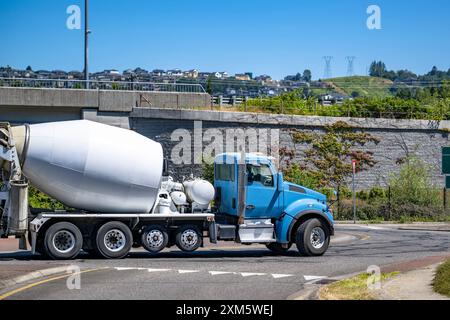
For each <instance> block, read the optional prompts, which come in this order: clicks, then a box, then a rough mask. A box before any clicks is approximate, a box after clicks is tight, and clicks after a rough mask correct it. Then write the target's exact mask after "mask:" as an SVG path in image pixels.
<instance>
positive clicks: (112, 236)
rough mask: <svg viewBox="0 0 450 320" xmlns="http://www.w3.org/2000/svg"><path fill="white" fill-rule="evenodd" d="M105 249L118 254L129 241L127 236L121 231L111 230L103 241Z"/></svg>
mask: <svg viewBox="0 0 450 320" xmlns="http://www.w3.org/2000/svg"><path fill="white" fill-rule="evenodd" d="M103 242H104V244H105V247H106V248H107V249H108V250H110V251H112V252H118V251H120V250H122V249H123V248H125V246H126V244H127V240H126V237H125V234H124V233H123V232H122V231H120V230H119V229H113V230H109V231H108V232H107V233H106V234H105V237H104V239H103Z"/></svg>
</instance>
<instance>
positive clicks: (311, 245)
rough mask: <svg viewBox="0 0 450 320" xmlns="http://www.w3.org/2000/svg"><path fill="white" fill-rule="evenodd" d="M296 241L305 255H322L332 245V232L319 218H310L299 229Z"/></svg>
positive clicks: (299, 249) (301, 252) (298, 247)
mask: <svg viewBox="0 0 450 320" xmlns="http://www.w3.org/2000/svg"><path fill="white" fill-rule="evenodd" d="M313 233H314V235H313ZM317 239H318V240H317ZM295 242H296V244H297V249H298V251H299V252H300V254H302V255H303V256H322V255H323V254H325V252H326V251H327V250H328V246H329V245H330V232H329V230H328V228H327V226H326V225H324V223H323V222H322V221H320V220H319V219H310V220H307V221H305V222H303V223H302V224H301V225H300V227H299V228H298V229H297V234H296V241H295Z"/></svg>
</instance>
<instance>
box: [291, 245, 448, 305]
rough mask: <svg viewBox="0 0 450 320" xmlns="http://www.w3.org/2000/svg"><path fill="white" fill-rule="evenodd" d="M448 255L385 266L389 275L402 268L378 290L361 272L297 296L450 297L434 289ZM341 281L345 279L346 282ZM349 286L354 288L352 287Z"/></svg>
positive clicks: (315, 287)
mask: <svg viewBox="0 0 450 320" xmlns="http://www.w3.org/2000/svg"><path fill="white" fill-rule="evenodd" d="M449 258H450V253H449V254H444V255H440V256H431V257H426V258H421V259H416V260H409V261H404V262H399V263H395V264H391V265H388V266H385V267H382V268H381V272H382V273H383V274H386V275H389V274H392V273H395V272H399V274H396V275H394V274H393V275H391V276H389V277H388V278H387V279H386V280H382V282H381V288H380V289H379V290H376V291H370V290H369V289H368V287H367V284H366V281H367V280H366V279H365V278H362V280H359V279H360V276H361V275H362V274H363V273H361V274H351V275H347V276H342V277H338V278H335V280H336V282H332V283H331V284H329V285H325V286H320V285H314V286H311V287H310V288H307V289H308V290H309V291H308V290H304V292H302V293H301V294H300V295H298V296H297V297H295V299H297V300H311V299H312V300H316V299H324V300H327V299H330V300H334V299H338V300H351V299H370V300H450V298H448V297H446V296H443V295H440V294H438V293H435V292H434V290H433V287H432V283H433V281H434V278H435V273H436V269H437V268H438V266H439V265H440V264H441V263H443V262H444V261H446V260H447V259H449ZM342 281H346V283H343V282H342ZM339 283H341V285H340V286H338V287H337V289H336V284H339ZM351 288H352V289H351ZM350 289H351V291H349V290H350ZM327 290H331V291H327ZM355 292H356V293H358V294H359V295H356V296H358V297H360V298H355ZM324 294H325V295H324Z"/></svg>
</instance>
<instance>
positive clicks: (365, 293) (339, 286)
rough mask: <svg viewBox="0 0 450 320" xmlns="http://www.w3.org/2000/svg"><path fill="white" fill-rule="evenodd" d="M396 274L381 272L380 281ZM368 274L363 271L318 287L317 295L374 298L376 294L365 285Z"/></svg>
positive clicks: (337, 298)
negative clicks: (351, 276)
mask: <svg viewBox="0 0 450 320" xmlns="http://www.w3.org/2000/svg"><path fill="white" fill-rule="evenodd" d="M397 274H398V272H392V273H388V274H382V275H381V281H386V280H388V279H389V278H391V277H394V276H396V275H397ZM370 276H371V275H370V274H368V273H363V274H359V275H357V276H355V277H353V278H350V279H345V280H342V281H338V282H335V283H332V284H330V285H328V286H325V287H323V288H321V289H320V291H319V297H320V299H321V300H376V299H377V296H376V294H375V293H374V292H373V291H372V290H370V289H369V288H368V286H367V281H368V280H369V277H370Z"/></svg>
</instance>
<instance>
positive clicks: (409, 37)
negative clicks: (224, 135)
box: [0, 0, 450, 79]
mask: <svg viewBox="0 0 450 320" xmlns="http://www.w3.org/2000/svg"><path fill="white" fill-rule="evenodd" d="M72 4H75V5H79V6H80V7H81V9H82V10H83V4H84V1H83V0H14V1H10V0H0V65H11V66H13V67H17V68H25V67H26V66H27V65H31V66H32V67H33V69H35V70H37V69H63V70H82V69H83V30H68V29H67V27H66V20H67V18H68V14H67V13H66V9H67V7H68V6H69V5H72ZM371 4H376V5H378V6H380V8H381V13H382V16H381V19H382V20H381V22H382V29H381V30H369V29H368V28H367V27H366V20H367V18H368V15H367V13H366V10H367V7H368V6H369V5H371ZM449 18H450V1H448V0H428V1H424V0H395V1H392V0H371V1H365V0H308V1H307V0H277V1H273V0H270V1H269V0H158V1H157V0H133V1H125V0H120V1H119V0H108V1H105V0H90V27H91V29H92V32H93V33H92V35H91V38H90V39H91V40H90V41H91V46H90V61H91V63H90V64H91V66H90V71H91V72H92V71H100V70H103V69H109V68H115V69H119V70H124V69H127V68H135V67H137V66H140V67H143V68H145V69H148V70H152V69H155V68H162V69H169V68H181V69H193V68H197V69H200V70H202V71H228V72H229V73H236V72H254V73H255V74H270V75H272V76H273V77H275V78H277V79H279V78H281V77H284V76H285V75H287V74H293V73H296V72H298V71H300V72H302V71H303V70H304V69H305V68H310V69H311V70H312V71H313V76H314V78H320V77H322V76H323V73H324V62H323V60H322V56H324V55H331V56H334V61H333V68H332V71H333V76H341V75H345V74H346V70H347V67H346V61H345V57H346V56H349V55H350V56H356V57H358V58H357V60H356V62H355V72H356V73H357V74H365V73H366V72H367V67H368V65H369V64H370V62H371V61H372V60H374V59H380V60H383V61H385V63H386V64H387V66H388V68H390V69H400V68H407V69H410V70H412V71H415V72H418V73H424V72H427V71H429V70H430V69H431V67H432V66H433V65H436V66H438V67H439V68H440V69H445V70H447V69H448V68H450V41H449V40H450V27H449V22H448V21H449Z"/></svg>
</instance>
